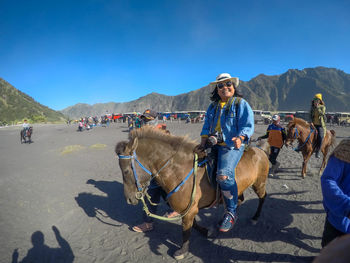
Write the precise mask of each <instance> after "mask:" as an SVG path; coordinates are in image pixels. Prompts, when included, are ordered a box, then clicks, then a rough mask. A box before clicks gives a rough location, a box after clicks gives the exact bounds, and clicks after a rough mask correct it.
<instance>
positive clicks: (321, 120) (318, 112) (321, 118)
mask: <svg viewBox="0 0 350 263" xmlns="http://www.w3.org/2000/svg"><path fill="white" fill-rule="evenodd" d="M310 114H311V122H312V123H313V124H314V125H321V126H322V128H324V129H326V106H324V105H318V106H317V107H311V112H310ZM317 116H318V120H317Z"/></svg>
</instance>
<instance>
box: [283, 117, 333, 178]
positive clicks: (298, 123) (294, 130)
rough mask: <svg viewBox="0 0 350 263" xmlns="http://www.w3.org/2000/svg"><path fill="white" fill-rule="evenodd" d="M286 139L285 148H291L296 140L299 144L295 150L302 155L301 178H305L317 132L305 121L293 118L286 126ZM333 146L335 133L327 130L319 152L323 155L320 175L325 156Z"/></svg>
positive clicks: (324, 164) (324, 163)
mask: <svg viewBox="0 0 350 263" xmlns="http://www.w3.org/2000/svg"><path fill="white" fill-rule="evenodd" d="M286 130H287V139H286V142H285V145H286V146H291V145H292V143H293V141H294V140H295V139H296V140H297V141H298V143H299V145H298V147H297V148H296V149H295V150H297V151H301V152H302V154H303V158H304V161H303V166H302V171H301V176H302V177H303V178H305V176H306V167H307V162H308V161H309V159H310V157H311V155H312V153H313V152H314V150H315V143H316V136H317V132H316V129H315V127H314V126H313V125H312V124H310V123H308V122H307V121H305V120H303V119H299V118H293V119H292V120H291V121H290V122H289V123H288V125H287V129H286ZM334 144H335V131H334V130H327V132H326V135H325V136H324V138H323V140H322V145H321V148H320V150H321V152H322V154H323V160H322V165H321V168H320V172H319V173H320V175H321V174H322V171H323V169H324V168H325V166H326V160H327V154H328V152H329V149H330V147H331V146H334Z"/></svg>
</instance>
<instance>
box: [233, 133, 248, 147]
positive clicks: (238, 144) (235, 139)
mask: <svg viewBox="0 0 350 263" xmlns="http://www.w3.org/2000/svg"><path fill="white" fill-rule="evenodd" d="M244 138H245V137H244V136H238V137H233V138H232V141H233V144H234V145H235V148H237V149H239V148H241V145H242V142H243V141H244Z"/></svg>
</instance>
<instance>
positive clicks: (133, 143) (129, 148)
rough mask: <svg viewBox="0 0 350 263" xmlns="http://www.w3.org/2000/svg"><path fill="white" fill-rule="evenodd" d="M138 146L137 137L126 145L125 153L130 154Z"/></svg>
mask: <svg viewBox="0 0 350 263" xmlns="http://www.w3.org/2000/svg"><path fill="white" fill-rule="evenodd" d="M138 144H139V140H138V139H137V137H134V138H132V139H131V140H130V141H129V142H128V144H127V145H126V147H125V151H127V152H130V153H131V152H133V151H134V150H135V149H136V148H137V145H138Z"/></svg>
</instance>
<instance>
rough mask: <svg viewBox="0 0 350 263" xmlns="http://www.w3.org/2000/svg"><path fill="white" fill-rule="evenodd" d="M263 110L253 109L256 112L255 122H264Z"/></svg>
mask: <svg viewBox="0 0 350 263" xmlns="http://www.w3.org/2000/svg"><path fill="white" fill-rule="evenodd" d="M262 112H263V111H262V110H253V113H254V123H255V124H258V123H264V117H263V116H262Z"/></svg>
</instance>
